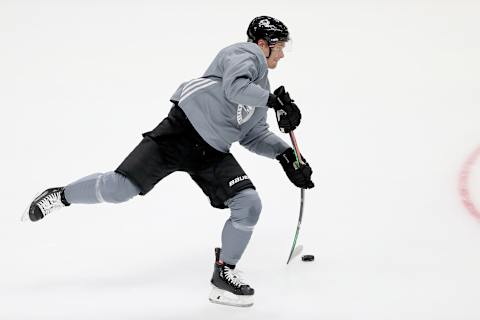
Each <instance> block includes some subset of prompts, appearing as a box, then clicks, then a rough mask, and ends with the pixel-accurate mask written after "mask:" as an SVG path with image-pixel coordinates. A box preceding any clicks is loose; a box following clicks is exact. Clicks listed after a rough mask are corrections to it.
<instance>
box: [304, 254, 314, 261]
mask: <svg viewBox="0 0 480 320" xmlns="http://www.w3.org/2000/svg"><path fill="white" fill-rule="evenodd" d="M313 260H315V257H314V256H313V254H306V255H303V256H302V261H313Z"/></svg>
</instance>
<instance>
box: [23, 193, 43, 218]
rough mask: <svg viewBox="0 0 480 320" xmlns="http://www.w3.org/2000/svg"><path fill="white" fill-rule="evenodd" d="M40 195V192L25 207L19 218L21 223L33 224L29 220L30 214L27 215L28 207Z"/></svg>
mask: <svg viewBox="0 0 480 320" xmlns="http://www.w3.org/2000/svg"><path fill="white" fill-rule="evenodd" d="M41 194H42V192H39V193H37V194H36V195H35V197H34V198H33V199H32V201H30V203H29V205H28V206H27V208H26V209H25V211H23V214H22V216H21V217H20V221H21V222H33V221H32V220H30V213H29V212H30V206H31V205H32V202H33V201H35V200H36V199H37V197H38V196H39V195H41Z"/></svg>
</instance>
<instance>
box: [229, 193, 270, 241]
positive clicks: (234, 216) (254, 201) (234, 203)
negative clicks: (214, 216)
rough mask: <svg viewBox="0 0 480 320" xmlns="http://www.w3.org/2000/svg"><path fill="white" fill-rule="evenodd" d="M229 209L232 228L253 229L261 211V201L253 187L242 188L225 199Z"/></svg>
mask: <svg viewBox="0 0 480 320" xmlns="http://www.w3.org/2000/svg"><path fill="white" fill-rule="evenodd" d="M226 204H227V205H228V207H229V208H230V209H231V211H232V212H231V217H230V218H231V220H232V225H233V227H234V228H236V229H239V230H243V231H253V228H254V227H255V225H256V224H257V222H258V219H259V217H260V212H261V211H262V201H261V200H260V197H259V195H258V193H257V191H255V189H251V188H249V189H244V190H242V191H240V192H239V193H237V194H236V195H235V196H233V197H232V198H230V199H229V200H227V202H226Z"/></svg>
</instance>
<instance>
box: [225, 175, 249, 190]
mask: <svg viewBox="0 0 480 320" xmlns="http://www.w3.org/2000/svg"><path fill="white" fill-rule="evenodd" d="M243 180H248V176H247V175H246V174H245V175H243V176H239V177H236V178H235V179H233V180H230V182H229V183H228V186H229V187H230V188H231V187H232V186H234V185H236V184H237V183H239V182H240V181H243Z"/></svg>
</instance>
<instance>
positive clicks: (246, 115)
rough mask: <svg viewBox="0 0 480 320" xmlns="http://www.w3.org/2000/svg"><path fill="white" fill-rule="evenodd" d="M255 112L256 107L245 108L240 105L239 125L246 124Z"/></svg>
mask: <svg viewBox="0 0 480 320" xmlns="http://www.w3.org/2000/svg"><path fill="white" fill-rule="evenodd" d="M254 112H255V107H250V106H244V105H243V104H239V105H238V107H237V122H238V124H239V125H242V124H244V123H245V122H247V121H248V120H249V119H250V118H251V117H252V116H253V113H254Z"/></svg>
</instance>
